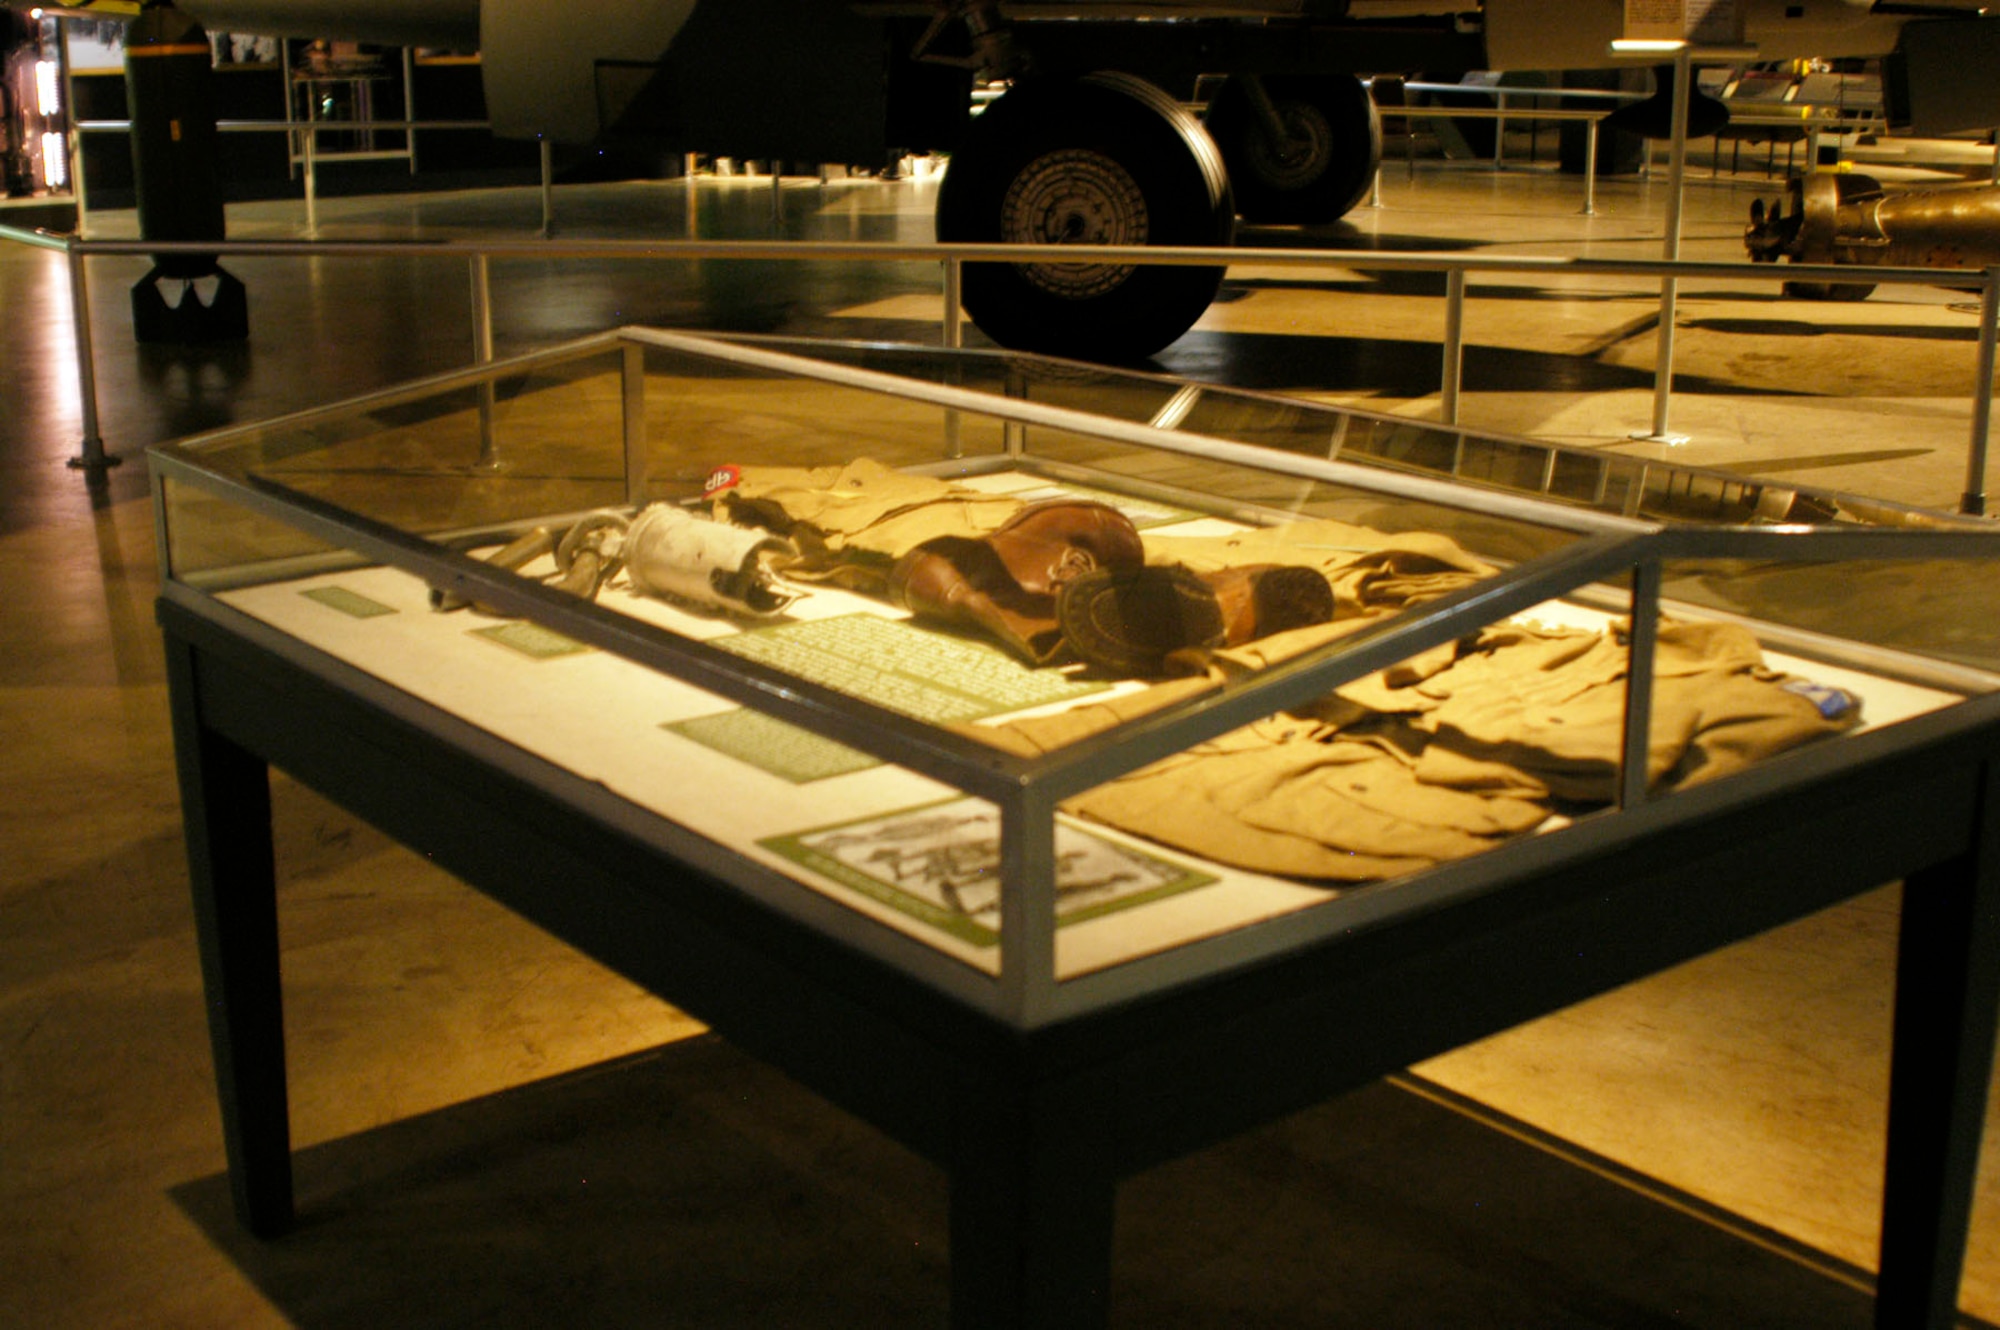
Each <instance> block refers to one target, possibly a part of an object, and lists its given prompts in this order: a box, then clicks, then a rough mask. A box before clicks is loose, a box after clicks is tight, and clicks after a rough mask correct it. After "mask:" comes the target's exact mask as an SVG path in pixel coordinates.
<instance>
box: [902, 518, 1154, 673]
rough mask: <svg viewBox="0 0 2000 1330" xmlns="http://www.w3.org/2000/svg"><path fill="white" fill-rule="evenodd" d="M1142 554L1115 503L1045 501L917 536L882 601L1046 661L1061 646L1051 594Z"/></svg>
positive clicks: (1138, 560)
mask: <svg viewBox="0 0 2000 1330" xmlns="http://www.w3.org/2000/svg"><path fill="white" fill-rule="evenodd" d="M1145 557H1146V556H1145V549H1144V547H1143V546H1142V545H1141V544H1140V542H1139V533H1138V532H1137V531H1136V530H1134V529H1133V526H1132V523H1131V521H1130V519H1128V518H1127V517H1126V516H1125V515H1124V514H1123V513H1121V512H1119V511H1118V510H1117V509H1115V508H1112V507H1109V506H1107V505H1105V504H1101V503H1093V502H1090V501H1089V500H1072V499H1054V500H1050V501H1049V502H1047V503H1038V504H1033V505H1031V506H1029V507H1027V508H1023V509H1022V510H1021V511H1020V512H1018V513H1016V514H1014V516H1012V517H1010V518H1009V519H1008V520H1007V521H1006V523H1004V524H1003V525H1002V526H1001V527H1000V528H999V529H998V530H997V531H995V532H993V533H992V534H991V535H988V536H983V537H978V538H974V537H970V536H939V537H937V538H936V539H933V540H927V541H925V542H924V543H923V544H921V545H919V546H917V547H916V548H915V549H913V550H911V551H910V552H909V553H908V554H905V555H904V556H903V557H902V559H900V560H899V561H898V562H897V564H896V566H895V568H894V569H893V570H892V571H891V572H890V574H889V586H888V591H889V599H890V600H891V601H893V602H894V603H895V604H897V605H900V606H902V607H903V608H904V609H907V610H909V611H910V612H911V613H912V614H914V615H916V616H917V617H919V618H925V619H933V620H937V621H940V622H944V623H949V624H954V625H956V626H958V627H961V628H966V629H970V630H972V631H973V632H976V633H978V634H980V635H982V636H985V637H989V638H991V639H993V640H994V641H996V642H999V643H1000V644H1001V645H1002V646H1004V647H1006V648H1007V649H1008V650H1009V651H1011V652H1013V653H1014V654H1015V655H1016V656H1019V657H1021V658H1022V659H1023V660H1026V661H1027V662H1029V663H1030V664H1033V665H1046V664H1048V663H1050V662H1051V661H1053V660H1054V659H1055V658H1056V656H1057V654H1058V653H1059V652H1060V650H1061V648H1062V629H1061V627H1060V625H1059V624H1058V623H1057V622H1056V594H1057V592H1058V591H1060V589H1061V588H1062V587H1063V586H1064V585H1066V584H1067V583H1068V582H1069V581H1071V580H1072V579H1074V578H1076V577H1078V576H1081V575H1083V574H1085V573H1089V572H1092V571H1096V570H1100V569H1116V570H1126V571H1129V570H1132V569H1136V568H1138V567H1139V566H1141V565H1142V564H1143V563H1144V562H1145Z"/></svg>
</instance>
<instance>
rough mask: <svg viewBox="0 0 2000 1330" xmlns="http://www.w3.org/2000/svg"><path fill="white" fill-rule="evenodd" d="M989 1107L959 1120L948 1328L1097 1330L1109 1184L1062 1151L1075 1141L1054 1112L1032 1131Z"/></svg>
mask: <svg viewBox="0 0 2000 1330" xmlns="http://www.w3.org/2000/svg"><path fill="white" fill-rule="evenodd" d="M991 1107H992V1106H991V1105H982V1106H979V1107H976V1108H974V1109H972V1110H971V1111H969V1112H965V1113H961V1115H960V1127H959V1132H960V1141H961V1146H960V1149H959V1150H958V1152H957V1156H958V1157H957V1160H956V1162H955V1163H954V1165H953V1167H952V1172H951V1325H952V1330H1103V1328H1104V1326H1105V1325H1107V1324H1108V1322H1109V1317H1110V1284H1111V1224H1112V1211H1113V1200H1114V1196H1115V1192H1116V1181H1115V1179H1113V1178H1112V1177H1110V1176H1109V1175H1108V1174H1106V1173H1104V1172H1102V1171H1101V1170H1100V1169H1098V1168H1095V1167H1092V1166H1091V1164H1090V1161H1088V1160H1084V1159H1080V1158H1077V1157H1075V1156H1076V1154H1077V1153H1078V1152H1077V1151H1075V1150H1074V1149H1066V1148H1065V1140H1066V1139H1067V1140H1072V1141H1073V1140H1074V1139H1075V1138H1074V1137H1073V1136H1071V1135H1069V1134H1068V1133H1066V1132H1065V1131H1064V1128H1063V1125H1062V1124H1061V1123H1060V1122H1058V1121H1054V1120H1053V1117H1052V1115H1044V1116H1043V1117H1042V1119H1041V1129H1040V1130H1039V1131H1038V1130H1036V1128H1035V1124H1034V1121H1033V1120H1032V1119H1031V1118H1029V1117H1027V1116H1026V1115H1018V1116H1017V1115H1010V1114H1005V1113H999V1112H989V1111H983V1110H985V1109H990V1108H991ZM1010 1118H1011V1119H1012V1120H1011V1121H1010V1120H1009V1119H1010Z"/></svg>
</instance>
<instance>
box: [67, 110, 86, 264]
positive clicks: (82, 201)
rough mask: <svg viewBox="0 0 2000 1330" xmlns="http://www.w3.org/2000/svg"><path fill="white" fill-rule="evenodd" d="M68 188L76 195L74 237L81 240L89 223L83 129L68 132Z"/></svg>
mask: <svg viewBox="0 0 2000 1330" xmlns="http://www.w3.org/2000/svg"><path fill="white" fill-rule="evenodd" d="M69 144H70V148H69V188H70V193H72V194H74V195H75V196H76V238H77V239H78V240H82V239H83V238H84V232H85V230H86V228H88V226H89V225H90V200H89V197H88V195H87V192H86V191H85V189H84V184H83V131H82V130H80V129H72V130H70V132H69Z"/></svg>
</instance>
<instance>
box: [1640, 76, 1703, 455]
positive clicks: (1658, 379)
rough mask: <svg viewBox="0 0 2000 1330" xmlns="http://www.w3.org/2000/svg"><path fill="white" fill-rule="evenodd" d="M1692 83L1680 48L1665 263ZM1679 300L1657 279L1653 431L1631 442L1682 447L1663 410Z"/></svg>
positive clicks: (1672, 286)
mask: <svg viewBox="0 0 2000 1330" xmlns="http://www.w3.org/2000/svg"><path fill="white" fill-rule="evenodd" d="M1693 81H1694V69H1693V64H1692V61H1691V60H1690V59H1689V56H1688V50H1687V48H1686V47H1682V48H1681V49H1680V52H1679V53H1678V54H1677V55H1675V57H1674V108H1673V116H1674V118H1673V127H1674V137H1673V143H1672V145H1671V150H1670V152H1669V154H1668V157H1667V241H1666V255H1665V257H1666V260H1667V262H1669V263H1677V262H1679V261H1680V257H1681V193H1682V190H1683V189H1684V188H1685V187H1686V184H1687V113H1688V84H1689V83H1691V82H1693ZM1679 298H1680V279H1679V278H1678V277H1672V276H1668V277H1663V278H1661V279H1660V338H1659V349H1658V352H1657V354H1656V355H1655V357H1654V360H1655V363H1654V366H1653V430H1652V433H1650V434H1635V435H1633V436H1632V437H1633V438H1635V439H1646V440H1649V441H1651V442H1653V443H1665V444H1678V443H1686V442H1687V436H1686V435H1681V434H1670V433H1668V432H1667V408H1668V406H1669V404H1670V403H1671V402H1672V401H1673V395H1674V318H1675V313H1676V309H1677V306H1678V303H1679Z"/></svg>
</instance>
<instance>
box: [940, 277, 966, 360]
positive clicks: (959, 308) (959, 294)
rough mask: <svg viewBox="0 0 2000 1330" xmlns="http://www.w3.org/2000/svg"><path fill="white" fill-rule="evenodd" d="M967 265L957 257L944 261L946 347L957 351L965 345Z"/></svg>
mask: <svg viewBox="0 0 2000 1330" xmlns="http://www.w3.org/2000/svg"><path fill="white" fill-rule="evenodd" d="M964 281H965V264H964V263H963V262H962V261H961V260H960V259H959V258H958V256H957V255H952V256H950V257H948V258H946V259H945V261H944V345H945V346H946V347H947V348H949V349H951V350H954V351H955V350H957V349H958V348H959V347H961V346H964V345H965V303H964Z"/></svg>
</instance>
